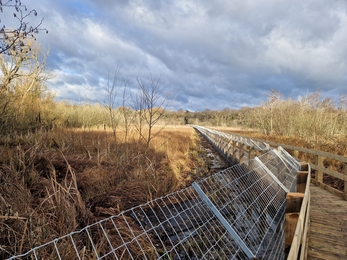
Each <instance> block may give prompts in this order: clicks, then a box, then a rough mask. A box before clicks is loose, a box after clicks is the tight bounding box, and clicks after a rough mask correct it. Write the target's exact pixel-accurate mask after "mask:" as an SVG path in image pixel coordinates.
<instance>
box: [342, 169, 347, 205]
mask: <svg viewBox="0 0 347 260" xmlns="http://www.w3.org/2000/svg"><path fill="white" fill-rule="evenodd" d="M343 173H344V174H345V176H344V186H345V188H344V192H345V198H346V199H347V163H344V164H343Z"/></svg>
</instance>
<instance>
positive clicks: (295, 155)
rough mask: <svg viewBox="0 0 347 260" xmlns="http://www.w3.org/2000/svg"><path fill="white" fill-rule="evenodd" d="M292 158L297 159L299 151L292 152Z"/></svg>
mask: <svg viewBox="0 0 347 260" xmlns="http://www.w3.org/2000/svg"><path fill="white" fill-rule="evenodd" d="M293 157H294V158H296V159H299V151H298V150H294V151H293Z"/></svg>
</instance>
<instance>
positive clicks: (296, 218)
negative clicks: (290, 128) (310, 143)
mask: <svg viewBox="0 0 347 260" xmlns="http://www.w3.org/2000/svg"><path fill="white" fill-rule="evenodd" d="M302 166H303V167H302V168H303V169H304V171H300V172H298V192H295V193H288V194H287V201H286V231H285V234H286V245H288V246H290V248H289V253H288V257H287V259H288V260H294V259H295V260H297V259H300V260H301V259H306V258H307V250H308V233H309V218H310V179H311V168H310V166H309V164H308V163H302ZM306 169H307V170H306ZM303 182H305V185H302V184H303Z"/></svg>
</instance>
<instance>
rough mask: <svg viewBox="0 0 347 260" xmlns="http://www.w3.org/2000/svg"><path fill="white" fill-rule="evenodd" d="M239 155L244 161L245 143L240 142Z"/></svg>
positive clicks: (240, 159)
mask: <svg viewBox="0 0 347 260" xmlns="http://www.w3.org/2000/svg"><path fill="white" fill-rule="evenodd" d="M239 157H240V158H239V162H240V163H243V162H244V161H245V145H244V144H243V143H240V152H239Z"/></svg>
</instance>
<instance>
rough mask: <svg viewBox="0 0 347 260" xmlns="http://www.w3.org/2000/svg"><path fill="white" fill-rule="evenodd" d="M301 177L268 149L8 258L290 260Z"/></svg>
mask: <svg viewBox="0 0 347 260" xmlns="http://www.w3.org/2000/svg"><path fill="white" fill-rule="evenodd" d="M297 170H298V164H297V163H296V162H295V160H293V159H292V157H291V156H290V155H289V154H287V153H285V152H284V151H281V150H280V151H275V150H270V151H268V152H266V153H265V154H263V155H262V156H260V157H257V158H255V159H252V160H249V161H247V162H245V163H242V164H237V165H234V166H232V167H230V168H227V169H226V170H224V171H221V172H219V173H217V174H214V175H212V176H210V177H207V178H205V179H202V180H200V181H198V182H195V183H194V184H193V185H192V186H191V187H188V188H186V189H183V190H180V191H177V192H174V193H171V194H168V195H167V196H164V197H161V198H157V199H155V200H152V201H149V202H148V203H146V204H143V205H139V206H137V207H134V208H132V209H129V210H127V211H124V212H122V213H120V214H119V215H116V216H112V217H110V218H106V219H104V220H101V221H99V222H97V223H94V224H92V225H89V226H86V227H85V228H83V229H81V230H79V231H76V232H72V233H70V234H67V235H65V236H62V237H59V238H57V239H55V240H53V241H50V242H48V243H46V244H44V245H41V246H38V247H35V248H33V249H31V250H30V251H29V252H27V253H25V254H22V255H17V256H13V257H11V258H10V259H247V258H259V259H284V257H285V255H284V254H285V253H284V229H285V227H284V225H285V222H284V221H285V220H284V219H285V217H284V215H285V199H286V192H287V191H288V190H289V189H293V187H294V186H293V185H294V184H293V183H294V182H295V181H296V178H295V175H296V172H297ZM288 176H289V177H288Z"/></svg>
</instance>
